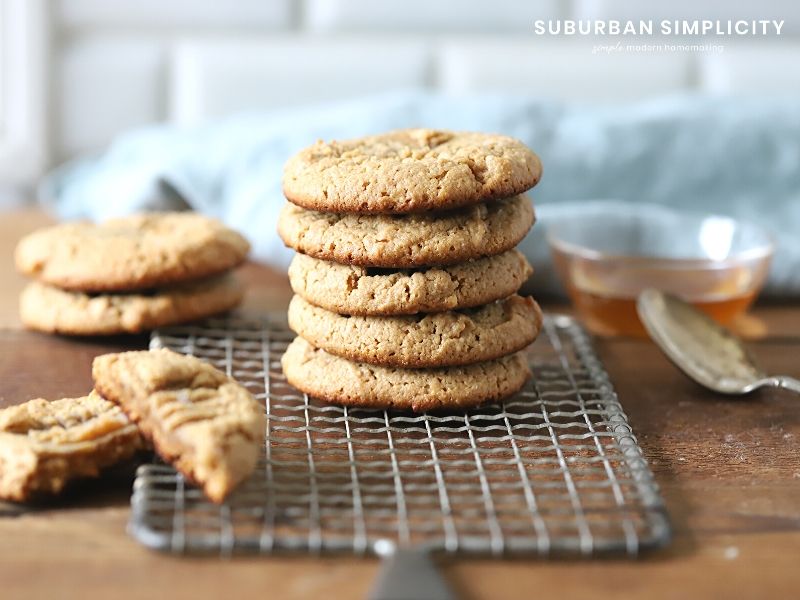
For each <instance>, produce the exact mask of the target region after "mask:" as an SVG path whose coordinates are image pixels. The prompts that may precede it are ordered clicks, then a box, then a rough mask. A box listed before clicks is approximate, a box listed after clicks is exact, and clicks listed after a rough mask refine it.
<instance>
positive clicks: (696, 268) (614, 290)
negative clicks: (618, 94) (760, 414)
mask: <svg viewBox="0 0 800 600" xmlns="http://www.w3.org/2000/svg"><path fill="white" fill-rule="evenodd" d="M559 208H561V207H559ZM563 208H564V209H567V207H563ZM546 227H547V240H548V244H549V245H550V252H551V254H552V257H553V262H554V264H555V268H556V272H557V273H558V275H559V277H560V279H561V281H562V283H563V284H564V287H565V288H566V290H567V293H568V294H569V296H570V298H571V300H572V302H573V304H574V305H575V309H576V310H577V312H578V315H579V316H580V317H581V318H582V319H583V321H584V323H585V324H586V326H587V327H588V328H589V329H590V330H591V331H593V332H594V333H598V334H600V335H632V336H639V337H645V336H646V333H645V330H644V328H643V327H642V325H641V323H640V322H639V318H638V316H637V314H636V298H637V296H638V295H639V293H640V292H641V291H643V290H644V289H646V288H650V287H653V288H657V289H660V290H663V291H666V292H671V293H673V294H676V295H678V296H680V297H682V298H683V299H685V300H687V301H688V302H691V303H692V304H694V305H695V306H697V307H698V308H700V309H701V310H703V311H704V312H706V313H707V314H709V315H710V316H711V317H713V318H714V319H716V320H717V321H719V322H720V323H722V324H729V323H730V322H731V321H733V320H734V319H735V318H736V317H737V316H739V315H740V314H742V313H743V312H744V311H745V310H746V309H747V308H748V307H749V306H750V304H751V303H752V302H753V300H755V298H756V296H757V295H758V293H759V291H760V290H761V288H762V287H763V285H764V281H765V280H766V278H767V274H768V272H769V264H770V260H771V258H772V255H773V252H774V245H773V241H772V238H771V236H770V235H769V234H768V233H766V232H765V231H764V230H762V229H760V228H759V227H757V226H755V225H752V224H749V223H743V222H741V221H737V220H735V219H732V218H730V217H722V216H713V215H711V216H702V215H694V214H690V213H681V212H676V211H674V210H671V209H668V208H665V207H663V206H659V205H652V204H629V203H623V202H590V203H581V204H580V205H575V206H574V209H572V210H569V209H567V210H559V211H558V216H556V215H552V218H550V219H549V220H548V222H547V224H546Z"/></svg>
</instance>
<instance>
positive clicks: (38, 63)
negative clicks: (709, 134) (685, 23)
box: [0, 0, 800, 203]
mask: <svg viewBox="0 0 800 600" xmlns="http://www.w3.org/2000/svg"><path fill="white" fill-rule="evenodd" d="M540 18H541V19H558V18H575V19H581V18H583V19H587V18H593V19H611V18H614V19H640V18H641V19H654V20H660V19H665V18H670V19H677V18H690V19H691V18H712V19H713V18H720V19H729V18H751V19H761V18H777V19H784V20H785V21H786V23H785V25H784V28H783V35H782V36H781V37H780V38H777V39H776V38H774V37H773V38H771V39H763V38H759V39H753V38H745V39H736V40H721V41H719V43H722V44H724V45H725V50H724V52H722V53H721V54H705V53H691V52H671V53H662V54H655V55H654V54H641V53H631V52H628V53H622V54H615V55H611V56H603V55H599V56H597V55H592V53H591V48H592V46H593V44H594V42H593V41H592V40H587V39H586V38H575V37H573V38H560V39H548V40H542V39H537V38H536V37H535V36H534V34H533V21H534V19H540ZM670 41H672V42H675V41H676V40H674V39H672V40H670ZM678 41H679V40H678ZM695 41H696V40H695ZM799 63H800V2H797V1H795V0H759V1H754V0H706V1H700V0H659V1H658V2H643V1H641V0H538V1H533V0H491V1H488V0H400V1H391V2H389V1H382V0H302V1H294V0H0V203H2V202H3V200H2V197H3V194H4V193H5V195H6V197H8V189H9V188H10V187H12V186H16V187H19V186H30V185H31V184H32V183H33V182H35V180H36V178H37V177H38V176H39V175H40V174H41V173H42V172H43V170H45V169H47V168H48V167H50V166H52V165H54V164H56V163H57V162H59V161H61V160H64V159H66V158H69V157H73V156H76V155H79V154H81V153H85V152H91V151H95V150H97V149H101V148H102V147H103V146H104V145H105V144H106V143H107V142H108V141H109V140H110V139H112V138H113V136H114V135H115V134H117V133H118V132H120V131H123V130H126V129H128V128H131V127H137V126H140V125H144V124H149V123H155V122H161V121H172V122H176V123H180V124H186V125H191V124H193V123H197V122H199V121H202V120H204V119H208V118H213V117H217V116H220V115H225V114H229V113H232V112H236V111H241V110H247V109H258V108H271V107H279V106H286V105H296V104H299V103H307V102H321V101H325V100H331V99H340V98H347V97H351V96H357V95H361V94H366V93H371V92H379V91H387V90H392V89H398V88H409V87H417V86H424V87H427V88H432V89H438V90H444V91H447V92H451V93H468V92H470V91H473V90H502V91H511V92H519V93H525V94H537V95H540V96H542V97H549V98H559V99H566V100H575V101H588V102H597V101H604V102H605V101H608V102H614V101H622V100H632V99H639V98H643V97H649V96H654V95H658V94H663V93H670V92H676V91H682V90H701V91H707V92H712V93H759V94H772V93H785V92H790V93H792V92H799V91H800V66H799ZM2 190H6V191H5V192H3V191H2Z"/></svg>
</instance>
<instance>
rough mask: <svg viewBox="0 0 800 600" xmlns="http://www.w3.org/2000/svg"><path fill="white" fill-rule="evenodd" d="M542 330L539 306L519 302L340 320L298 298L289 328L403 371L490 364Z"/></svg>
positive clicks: (355, 357)
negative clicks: (486, 362) (437, 311)
mask: <svg viewBox="0 0 800 600" xmlns="http://www.w3.org/2000/svg"><path fill="white" fill-rule="evenodd" d="M541 326H542V313H541V310H540V309H539V306H538V305H537V304H536V302H534V300H533V299H532V298H523V297H521V296H511V297H509V298H506V299H505V300H498V301H497V302H492V303H490V304H486V305H484V306H481V307H478V308H472V309H465V310H459V311H449V312H441V313H432V314H426V315H411V316H398V317H355V316H346V315H338V314H336V313H332V312H330V311H327V310H325V309H324V308H319V307H317V306H314V305H313V304H309V303H308V302H306V301H305V300H303V299H302V298H301V297H300V296H295V297H294V298H292V302H291V304H290V305H289V327H291V328H292V329H293V330H294V332H295V333H297V335H299V336H301V337H303V338H305V339H306V340H308V342H310V343H311V344H312V345H313V346H315V347H316V348H322V349H323V350H325V351H326V352H328V353H330V354H334V355H336V356H341V357H343V358H347V359H348V360H352V361H357V362H365V363H369V364H373V365H380V366H384V367H402V368H406V369H410V368H422V367H450V366H457V365H468V364H472V363H476V362H485V361H487V360H493V359H495V358H499V357H501V356H505V355H507V354H511V353H513V352H516V351H518V350H521V349H522V348H524V347H525V346H527V345H528V344H530V343H531V342H532V341H533V340H535V339H536V336H537V335H539V330H540V329H541Z"/></svg>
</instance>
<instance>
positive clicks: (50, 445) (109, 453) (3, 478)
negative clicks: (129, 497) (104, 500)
mask: <svg viewBox="0 0 800 600" xmlns="http://www.w3.org/2000/svg"><path fill="white" fill-rule="evenodd" d="M142 445H143V442H142V438H141V436H140V435H139V431H138V429H137V428H136V426H135V425H134V424H133V423H131V422H130V421H129V420H128V417H126V416H125V414H124V413H123V412H122V411H121V410H120V409H119V407H118V406H116V405H115V404H113V403H111V402H109V401H108V400H105V399H104V398H101V397H100V395H98V394H97V393H96V392H92V393H91V394H89V395H88V396H85V397H83V398H64V399H61V400H53V401H52V402H48V401H47V400H43V399H42V398H37V399H36V400H30V401H28V402H25V403H24V404H20V405H17V406H11V407H9V408H5V409H2V410H0V498H1V499H3V500H12V501H15V502H25V501H27V500H30V499H32V498H33V497H35V496H37V495H39V494H57V493H58V492H60V491H61V490H62V489H63V488H64V486H65V485H66V483H67V482H68V481H70V480H72V479H77V478H81V477H96V476H97V475H98V474H99V473H100V471H101V470H102V469H105V468H106V467H110V466H111V465H113V464H115V463H117V462H119V461H121V460H124V459H126V458H130V457H131V456H133V454H134V453H135V452H136V451H137V450H139V449H140V448H141V447H142Z"/></svg>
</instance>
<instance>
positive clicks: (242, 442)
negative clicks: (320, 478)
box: [92, 349, 265, 503]
mask: <svg viewBox="0 0 800 600" xmlns="http://www.w3.org/2000/svg"><path fill="white" fill-rule="evenodd" d="M92 376H93V377H94V382H95V389H97V391H98V392H100V393H101V394H102V395H103V396H105V397H106V398H108V399H109V400H112V401H113V402H116V403H117V404H119V405H120V407H121V408H122V410H123V411H124V412H125V413H126V414H127V415H128V416H129V417H130V418H131V420H132V421H134V422H135V423H136V424H137V425H138V426H139V429H140V430H141V432H142V434H143V435H144V436H145V437H146V438H148V439H149V440H151V441H152V443H153V447H154V449H155V451H156V452H157V453H158V454H159V456H161V458H163V459H164V460H165V461H167V462H169V463H170V464H172V465H173V466H174V467H175V468H176V469H177V470H179V471H180V472H181V473H183V474H184V475H185V476H186V477H188V478H189V479H191V480H192V481H193V482H195V483H196V484H198V485H199V486H200V487H201V488H202V489H203V491H204V493H205V494H206V496H208V498H210V499H211V500H213V501H214V502H217V503H219V502H222V501H223V500H224V499H225V497H226V496H227V495H228V494H229V493H230V492H231V491H232V490H233V488H235V487H236V486H237V485H238V484H239V483H240V482H242V481H243V480H244V479H246V478H247V477H249V476H250V474H251V473H252V472H253V471H254V470H255V467H256V462H257V460H258V456H259V453H260V451H261V448H262V446H263V441H264V426H265V420H264V411H263V409H262V407H261V405H260V404H259V403H258V402H257V401H256V400H255V399H254V398H253V396H252V395H251V394H250V392H248V391H247V390H246V389H245V388H244V387H243V386H241V385H240V384H238V383H237V382H236V381H234V380H233V379H231V378H230V377H228V376H227V375H225V374H224V373H222V372H221V371H219V370H217V369H215V368H214V367H213V366H211V365H210V364H208V363H205V362H203V361H202V360H199V359H197V358H195V357H193V356H186V355H183V354H178V353H177V352H173V351H171V350H167V349H161V350H151V351H138V352H123V353H119V354H106V355H103V356H98V357H97V358H95V360H94V364H93V365H92Z"/></svg>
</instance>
